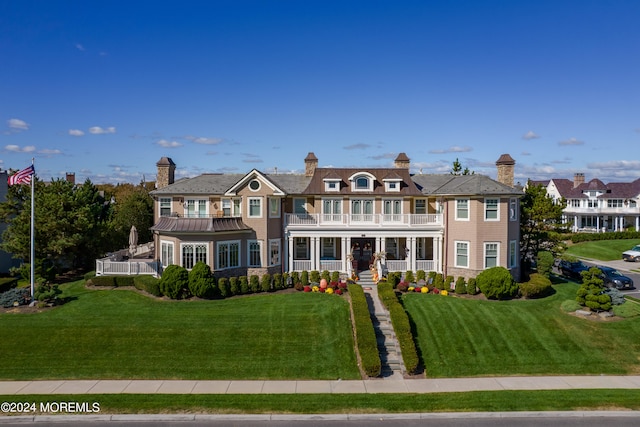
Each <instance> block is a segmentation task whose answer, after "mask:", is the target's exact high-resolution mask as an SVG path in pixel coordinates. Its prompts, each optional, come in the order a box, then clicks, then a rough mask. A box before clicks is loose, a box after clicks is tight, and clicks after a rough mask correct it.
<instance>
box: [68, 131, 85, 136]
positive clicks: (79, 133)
mask: <svg viewBox="0 0 640 427" xmlns="http://www.w3.org/2000/svg"><path fill="white" fill-rule="evenodd" d="M69 135H71V136H82V135H84V132H83V131H81V130H80V129H69Z"/></svg>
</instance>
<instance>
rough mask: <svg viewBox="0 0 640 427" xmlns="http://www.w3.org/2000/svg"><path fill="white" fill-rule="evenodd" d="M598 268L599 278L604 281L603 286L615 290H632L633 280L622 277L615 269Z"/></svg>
mask: <svg viewBox="0 0 640 427" xmlns="http://www.w3.org/2000/svg"><path fill="white" fill-rule="evenodd" d="M598 268H599V269H600V271H602V275H601V276H600V278H601V279H602V280H603V281H604V285H605V286H606V287H608V288H616V289H634V286H633V280H631V279H630V278H629V277H627V276H623V275H622V274H620V272H619V271H618V270H616V269H615V268H611V267H603V266H598Z"/></svg>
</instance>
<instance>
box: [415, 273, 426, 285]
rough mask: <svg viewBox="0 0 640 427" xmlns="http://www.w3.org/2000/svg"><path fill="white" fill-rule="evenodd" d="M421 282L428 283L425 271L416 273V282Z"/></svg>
mask: <svg viewBox="0 0 640 427" xmlns="http://www.w3.org/2000/svg"><path fill="white" fill-rule="evenodd" d="M420 280H424V281H425V282H426V281H427V273H426V272H425V271H424V270H418V271H416V281H417V282H419V281H420Z"/></svg>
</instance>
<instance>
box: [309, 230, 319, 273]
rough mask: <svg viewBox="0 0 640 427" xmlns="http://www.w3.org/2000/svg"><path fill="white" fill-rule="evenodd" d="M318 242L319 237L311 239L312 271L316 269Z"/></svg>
mask: <svg viewBox="0 0 640 427" xmlns="http://www.w3.org/2000/svg"><path fill="white" fill-rule="evenodd" d="M316 240H317V237H309V246H310V247H309V258H310V260H311V270H317V269H316Z"/></svg>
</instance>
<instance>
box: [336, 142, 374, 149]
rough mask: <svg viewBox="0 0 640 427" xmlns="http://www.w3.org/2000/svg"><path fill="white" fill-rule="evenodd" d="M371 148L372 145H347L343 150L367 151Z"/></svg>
mask: <svg viewBox="0 0 640 427" xmlns="http://www.w3.org/2000/svg"><path fill="white" fill-rule="evenodd" d="M370 147H371V145H369V144H363V143H358V144H351V145H347V146H346V147H343V148H344V149H345V150H365V149H367V148H370Z"/></svg>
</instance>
